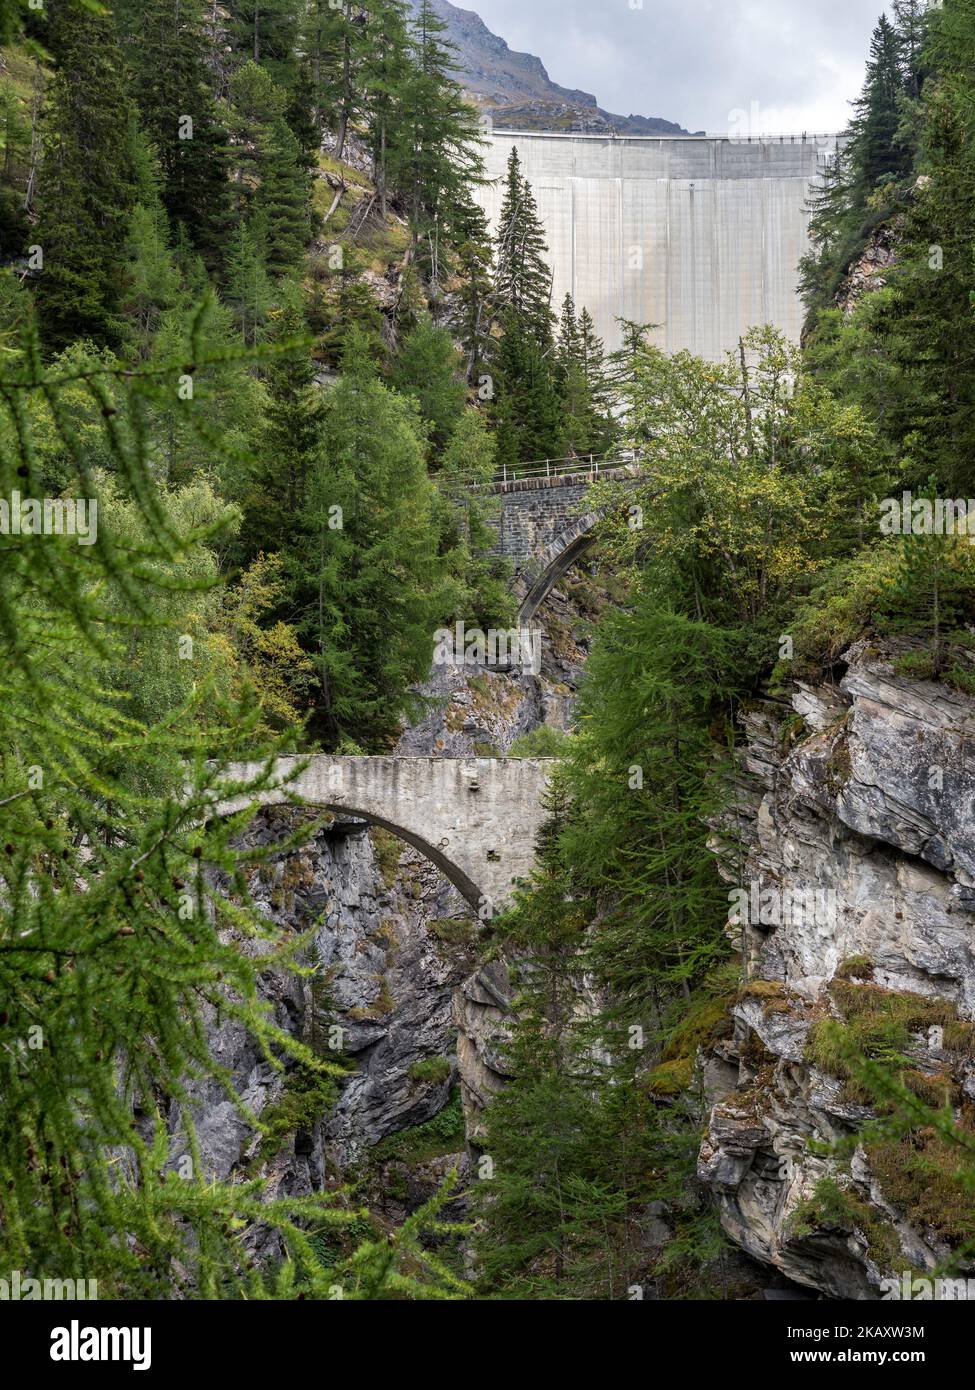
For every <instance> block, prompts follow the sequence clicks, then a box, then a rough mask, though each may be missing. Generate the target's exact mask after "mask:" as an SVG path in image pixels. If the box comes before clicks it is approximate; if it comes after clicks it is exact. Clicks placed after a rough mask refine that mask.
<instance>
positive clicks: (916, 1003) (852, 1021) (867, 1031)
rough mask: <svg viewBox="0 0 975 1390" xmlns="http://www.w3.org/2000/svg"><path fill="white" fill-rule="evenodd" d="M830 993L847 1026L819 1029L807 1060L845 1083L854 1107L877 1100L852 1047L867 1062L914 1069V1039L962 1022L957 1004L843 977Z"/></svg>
mask: <svg viewBox="0 0 975 1390" xmlns="http://www.w3.org/2000/svg"><path fill="white" fill-rule="evenodd" d="M828 992H829V995H830V998H831V999H832V1001H833V1004H834V1006H835V1007H836V1010H837V1012H838V1013H839V1014H840V1017H841V1019H842V1023H841V1024H838V1023H837V1021H836V1020H835V1019H832V1018H822V1019H820V1020H819V1021H818V1022H817V1023H815V1024H814V1025H813V1027H812V1028H811V1030H810V1032H809V1037H808V1038H807V1040H806V1053H805V1055H806V1061H807V1062H809V1063H811V1064H812V1065H813V1066H815V1067H818V1068H819V1070H820V1071H824V1072H826V1073H827V1074H828V1075H830V1076H835V1077H837V1078H838V1079H839V1080H841V1081H843V1082H844V1088H843V1092H842V1099H844V1100H846V1101H848V1102H849V1103H850V1104H853V1105H869V1104H870V1101H871V1096H870V1093H869V1091H868V1090H867V1089H866V1088H865V1087H864V1086H863V1084H862V1082H860V1081H859V1080H858V1079H857V1078H856V1076H855V1075H854V1073H853V1071H852V1069H851V1067H850V1065H849V1062H848V1061H847V1053H848V1051H849V1050H850V1049H851V1048H852V1050H853V1051H854V1052H855V1053H856V1054H857V1055H859V1056H861V1057H868V1058H870V1059H871V1060H872V1061H876V1062H880V1063H881V1064H886V1065H887V1066H890V1067H894V1068H897V1069H898V1070H902V1069H905V1068H906V1069H908V1070H909V1069H910V1068H911V1063H910V1060H909V1059H908V1058H907V1057H906V1056H905V1052H906V1051H907V1049H908V1048H909V1047H910V1046H911V1043H912V1035H913V1034H916V1033H922V1032H925V1031H926V1030H927V1029H929V1028H933V1027H936V1026H941V1027H944V1026H945V1025H947V1024H949V1023H951V1022H952V1021H957V1011H956V1009H955V1006H954V1005H953V1004H950V1003H948V1001H947V1000H944V999H929V998H927V997H926V996H925V995H922V994H902V993H899V992H898V991H897V990H892V989H883V988H881V986H880V985H874V984H853V983H852V982H851V981H849V980H843V979H839V978H834V979H833V980H831V981H830V984H829V986H828Z"/></svg>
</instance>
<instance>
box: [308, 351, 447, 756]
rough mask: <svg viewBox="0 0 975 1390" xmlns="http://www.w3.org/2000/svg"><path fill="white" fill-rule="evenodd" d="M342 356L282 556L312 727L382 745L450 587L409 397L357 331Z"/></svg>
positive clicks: (423, 666) (333, 737) (425, 656)
mask: <svg viewBox="0 0 975 1390" xmlns="http://www.w3.org/2000/svg"><path fill="white" fill-rule="evenodd" d="M342 365H343V375H342V379H341V381H340V382H339V384H338V386H336V388H335V389H334V391H332V392H331V394H330V395H329V397H328V399H327V403H326V408H325V415H324V422H323V426H322V446H321V450H320V453H319V458H318V461H317V464H316V466H315V467H314V468H313V470H312V473H311V476H310V477H309V479H308V484H307V489H306V496H305V501H304V505H303V507H302V512H301V518H300V520H301V529H300V532H299V534H298V535H297V536H296V539H295V545H294V548H293V549H292V550H291V551H290V552H286V562H287V564H288V565H289V567H290V568H289V573H290V574H291V576H292V577H293V581H294V583H295V586H296V608H297V611H298V613H299V615H300V616H299V618H298V621H297V624H296V625H297V627H298V631H299V633H300V634H301V636H302V640H303V643H304V646H305V650H306V651H307V652H308V653H309V655H310V657H311V659H312V661H313V662H314V663H315V669H316V673H317V675H318V680H319V694H318V700H317V705H316V710H315V714H314V717H313V727H314V728H315V730H316V731H317V732H318V733H319V735H320V736H323V737H325V738H326V739H327V740H328V741H329V742H330V743H332V744H333V745H334V744H335V743H336V742H337V741H339V740H340V739H341V738H342V737H343V736H344V737H351V738H353V739H355V740H357V741H358V742H361V743H364V744H365V745H366V746H371V747H376V746H379V747H381V746H383V742H384V740H385V739H387V738H388V737H389V736H390V734H391V733H392V731H394V730H395V729H396V728H397V726H398V721H399V719H400V716H401V714H402V713H403V712H404V711H405V710H406V709H407V708H409V707H410V695H409V689H410V686H411V685H412V684H414V683H415V682H417V681H420V680H422V679H424V678H425V677H426V676H427V674H428V672H429V669H430V661H431V658H432V653H433V634H434V633H435V632H436V630H437V628H438V626H440V624H441V622H442V620H443V618H444V616H445V614H447V613H448V612H450V611H451V610H452V607H453V603H452V599H451V595H452V593H453V587H454V586H453V585H452V584H451V583H450V582H449V581H448V580H447V578H446V576H445V575H444V573H443V568H442V565H441V563H440V560H439V558H438V533H437V525H436V514H435V494H434V491H433V487H432V484H431V483H430V481H429V478H428V476H427V471H426V465H425V463H424V449H423V439H422V431H421V428H420V422H419V419H418V417H417V414H416V411H415V407H414V406H413V405H412V404H411V403H410V402H408V401H406V400H404V399H403V398H402V397H399V396H396V395H395V394H393V393H392V392H390V391H389V390H388V389H387V388H386V387H385V386H383V385H382V383H381V382H380V381H379V379H378V375H377V372H376V368H375V365H374V364H373V362H372V360H371V356H370V352H369V345H368V342H367V341H366V340H365V339H364V338H363V337H362V335H361V334H358V333H355V332H354V333H352V334H350V336H349V340H348V342H347V344H346V349H345V354H344V358H343V364H342Z"/></svg>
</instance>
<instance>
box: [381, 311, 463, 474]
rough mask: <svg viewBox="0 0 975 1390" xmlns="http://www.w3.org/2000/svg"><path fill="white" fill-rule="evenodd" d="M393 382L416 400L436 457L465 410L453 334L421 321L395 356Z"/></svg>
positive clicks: (406, 394) (429, 322)
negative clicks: (427, 428)
mask: <svg viewBox="0 0 975 1390" xmlns="http://www.w3.org/2000/svg"><path fill="white" fill-rule="evenodd" d="M390 382H391V384H392V385H393V387H394V388H395V389H396V390H397V391H398V392H400V394H402V395H404V396H413V397H414V399H415V400H416V402H417V404H418V405H419V407H420V415H421V417H422V419H423V420H424V421H425V422H426V423H427V424H428V425H429V426H430V427H431V429H430V441H431V444H432V446H433V449H434V455H435V456H436V453H438V452H439V451H440V450H441V449H442V448H443V446H444V444H445V443H446V442H447V439H448V437H449V436H450V433H451V431H452V430H453V428H454V426H455V425H456V423H457V420H458V418H459V416H460V414H461V411H462V410H463V408H464V403H465V401H466V397H467V391H466V388H465V386H464V381H463V377H462V375H461V360H460V355H459V353H458V352H457V349H456V348H455V347H454V344H453V340H452V338H451V336H450V334H449V333H448V332H447V331H446V329H443V328H437V326H436V325H435V324H434V322H433V320H432V319H431V318H430V317H429V315H425V316H424V317H422V318H421V319H420V321H419V323H418V324H417V326H416V328H414V329H413V331H412V332H411V333H410V334H408V335H407V337H406V338H405V339H404V341H403V344H402V346H401V348H400V350H399V352H398V353H397V354H396V359H395V361H394V363H393V366H392V370H391V372H390Z"/></svg>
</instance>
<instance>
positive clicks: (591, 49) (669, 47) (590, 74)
mask: <svg viewBox="0 0 975 1390" xmlns="http://www.w3.org/2000/svg"><path fill="white" fill-rule="evenodd" d="M454 3H457V4H460V5H462V6H464V7H465V8H470V9H473V10H476V11H477V13H478V14H479V15H480V16H481V18H482V19H483V20H484V22H485V23H486V24H487V25H488V27H489V28H491V29H493V30H494V31H495V33H499V34H501V35H502V37H503V38H505V39H506V40H507V42H508V43H509V45H510V46H511V47H512V48H514V49H520V50H522V51H524V52H529V53H536V54H538V56H539V57H540V58H541V59H542V61H543V62H544V63H545V65H546V67H547V68H548V70H549V75H550V76H551V77H552V79H553V81H555V82H559V83H561V84H562V85H563V86H565V87H581V88H583V89H584V90H585V91H589V92H594V93H595V94H596V96H597V98H598V100H599V104H600V105H601V106H603V107H605V108H606V109H607V110H610V111H618V112H622V113H623V114H624V115H625V114H628V113H629V112H631V111H632V112H637V113H638V114H640V115H643V116H663V117H664V118H665V119H667V120H671V121H679V122H680V123H681V124H682V125H685V126H687V127H688V128H689V129H692V130H698V129H707V130H708V131H713V132H715V133H718V132H721V131H724V130H726V129H727V128H728V126H729V124H730V123H735V122H737V123H738V124H739V125H740V124H741V122H742V117H741V116H738V117H735V116H733V115H732V113H733V112H736V111H737V112H748V113H749V117H750V119H751V118H752V116H755V117H756V118H757V122H758V124H759V126H761V128H762V129H764V130H766V131H767V130H772V129H774V130H775V131H785V132H789V131H800V130H808V131H810V132H813V131H825V130H836V129H839V128H840V127H841V126H842V125H843V124H844V123H845V121H846V119H847V116H848V113H849V106H848V103H849V102H850V101H851V100H852V99H853V98H854V97H855V96H857V94H858V93H859V90H860V85H861V82H862V80H863V66H864V60H865V58H866V54H867V46H868V44H869V42H870V35H871V32H872V30H873V27H874V25H875V23H876V21H877V18H878V16H879V14H880V13H881V11H882V10H883V9H884V8H885V3H884V0H642V8H639V7H638V0H454ZM631 5H632V6H637V7H636V8H631ZM753 123H754V122H753Z"/></svg>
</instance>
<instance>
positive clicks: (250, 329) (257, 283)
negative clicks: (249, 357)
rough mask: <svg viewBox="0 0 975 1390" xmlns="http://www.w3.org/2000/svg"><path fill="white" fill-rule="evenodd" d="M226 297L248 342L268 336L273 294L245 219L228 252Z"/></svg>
mask: <svg viewBox="0 0 975 1390" xmlns="http://www.w3.org/2000/svg"><path fill="white" fill-rule="evenodd" d="M226 300H227V303H228V304H229V305H230V306H231V308H232V309H233V311H234V315H235V317H236V320H237V324H238V327H239V329H240V336H241V338H242V339H243V341H244V342H245V343H246V344H247V346H248V347H253V346H254V344H255V343H259V342H261V341H262V340H263V339H264V338H265V337H266V336H267V323H268V318H269V316H270V313H271V308H272V305H273V303H274V295H273V291H272V289H271V282H270V280H269V279H268V274H267V269H266V267H265V264H264V257H263V255H262V253H261V243H260V241H259V239H258V238H257V237H256V236H255V235H254V232H253V231H252V230H251V229H250V228H249V227H248V226H247V225H246V223H244V222H241V223H240V225H239V227H238V229H237V234H236V236H235V238H234V241H233V244H232V249H231V250H230V252H229V254H228V256H227V291H226Z"/></svg>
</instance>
